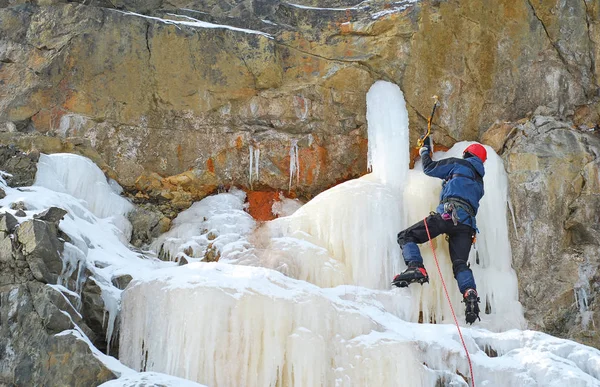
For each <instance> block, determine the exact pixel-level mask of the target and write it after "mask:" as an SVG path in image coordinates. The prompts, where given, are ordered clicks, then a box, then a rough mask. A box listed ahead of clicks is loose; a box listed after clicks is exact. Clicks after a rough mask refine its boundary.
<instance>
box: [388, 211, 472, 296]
mask: <svg viewBox="0 0 600 387" xmlns="http://www.w3.org/2000/svg"><path fill="white" fill-rule="evenodd" d="M427 226H428V228H429V234H430V235H431V239H433V238H435V237H437V236H438V235H440V234H446V235H448V242H449V247H450V259H451V260H452V270H453V272H454V278H456V280H457V282H458V286H459V288H460V289H461V291H463V289H467V288H475V280H474V278H473V273H472V272H471V269H470V268H469V266H467V260H468V259H469V252H470V251H471V245H472V244H473V237H474V236H475V230H474V229H473V228H472V227H471V226H467V225H465V224H462V223H459V224H457V225H456V226H455V225H454V223H453V222H452V220H451V219H450V220H444V219H443V218H442V215H440V214H437V213H436V214H432V215H429V216H428V217H427ZM428 240H429V238H428V236H427V231H426V230H425V224H424V222H423V221H420V222H418V223H415V224H414V225H412V226H410V227H409V228H407V229H406V230H404V231H402V232H400V233H399V234H398V244H399V245H400V247H401V248H402V255H403V256H404V260H405V261H406V262H407V263H408V262H410V261H420V262H423V259H422V258H421V253H420V252H419V249H418V247H417V246H416V245H415V244H421V243H424V242H427V241H428Z"/></svg>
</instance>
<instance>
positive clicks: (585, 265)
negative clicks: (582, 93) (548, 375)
mask: <svg viewBox="0 0 600 387" xmlns="http://www.w3.org/2000/svg"><path fill="white" fill-rule="evenodd" d="M498 128H499V130H500V131H502V129H501V127H498ZM513 129H514V131H513V134H512V137H511V138H510V139H509V140H508V141H507V143H506V144H505V145H504V149H505V151H504V154H503V158H504V160H505V163H506V168H507V172H508V176H509V191H510V199H511V202H512V207H513V214H514V218H513V219H509V224H514V228H511V232H512V235H511V243H512V250H513V266H514V268H515V270H516V272H517V276H518V279H519V289H520V294H519V299H520V301H521V303H522V304H523V306H524V309H525V317H526V318H527V320H528V321H529V322H530V328H532V329H536V330H542V331H545V332H548V333H551V334H553V335H557V336H560V337H566V338H571V339H574V340H576V341H579V342H582V343H585V344H588V345H592V346H595V347H597V348H598V347H600V336H599V335H598V331H597V328H596V327H598V326H600V325H599V324H600V315H599V312H600V304H599V301H600V282H599V280H600V272H599V271H598V268H599V266H600V213H599V212H598V208H600V179H599V176H600V159H599V158H598V156H599V155H600V137H599V136H598V135H597V134H595V133H589V132H588V133H582V132H580V131H578V130H575V129H573V127H572V124H571V123H566V122H562V121H558V120H556V119H553V118H551V117H545V116H534V117H533V119H531V120H526V121H524V122H522V123H520V124H518V125H515V126H514V128H513ZM513 221H514V223H513Z"/></svg>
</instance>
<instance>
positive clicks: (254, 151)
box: [248, 145, 260, 188]
mask: <svg viewBox="0 0 600 387" xmlns="http://www.w3.org/2000/svg"><path fill="white" fill-rule="evenodd" d="M249 152H250V167H249V171H248V175H249V184H250V188H252V179H253V176H252V174H253V173H254V175H256V176H255V177H254V179H256V180H258V162H259V160H260V148H258V146H257V147H256V148H255V147H254V146H252V145H250V147H249Z"/></svg>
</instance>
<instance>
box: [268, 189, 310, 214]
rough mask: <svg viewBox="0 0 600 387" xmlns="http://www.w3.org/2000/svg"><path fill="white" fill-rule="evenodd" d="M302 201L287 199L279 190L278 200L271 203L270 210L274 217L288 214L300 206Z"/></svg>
mask: <svg viewBox="0 0 600 387" xmlns="http://www.w3.org/2000/svg"><path fill="white" fill-rule="evenodd" d="M302 205H303V204H302V202H300V201H299V200H298V199H289V198H286V197H284V196H283V195H282V194H281V192H280V193H279V200H277V201H275V202H274V203H273V206H272V207H271V212H272V213H273V215H275V216H276V217H283V216H290V215H292V214H293V213H294V212H296V211H298V209H299V208H300V207H302Z"/></svg>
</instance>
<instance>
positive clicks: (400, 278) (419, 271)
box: [392, 262, 429, 288]
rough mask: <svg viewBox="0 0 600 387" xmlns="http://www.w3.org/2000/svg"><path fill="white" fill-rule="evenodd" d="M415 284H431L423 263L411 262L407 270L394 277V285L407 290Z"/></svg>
mask: <svg viewBox="0 0 600 387" xmlns="http://www.w3.org/2000/svg"><path fill="white" fill-rule="evenodd" d="M414 282H418V283H420V284H421V285H423V284H424V283H425V282H429V275H427V270H425V267H424V266H423V264H422V263H418V262H409V263H408V267H407V268H406V270H404V271H403V272H402V273H400V274H398V275H397V276H395V277H394V280H393V281H392V285H394V286H397V287H399V288H405V287H407V286H408V285H410V284H412V283H414Z"/></svg>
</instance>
